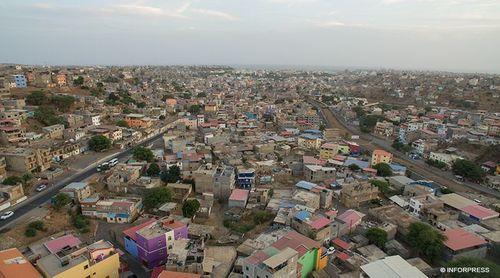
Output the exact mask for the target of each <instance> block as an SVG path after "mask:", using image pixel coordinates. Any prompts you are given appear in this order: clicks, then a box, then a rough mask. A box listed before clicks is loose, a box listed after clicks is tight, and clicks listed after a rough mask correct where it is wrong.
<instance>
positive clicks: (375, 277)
mask: <svg viewBox="0 0 500 278" xmlns="http://www.w3.org/2000/svg"><path fill="white" fill-rule="evenodd" d="M360 277H370V278H396V277H412V278H426V277H427V275H425V274H424V273H423V272H422V271H420V270H419V269H418V268H416V267H415V266H412V265H411V264H409V263H408V262H407V261H405V260H404V259H403V258H401V256H399V255H397V256H389V257H385V258H383V259H380V260H377V261H374V262H371V263H369V264H365V265H362V266H361V274H360Z"/></svg>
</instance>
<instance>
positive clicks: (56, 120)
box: [33, 106, 64, 126]
mask: <svg viewBox="0 0 500 278" xmlns="http://www.w3.org/2000/svg"><path fill="white" fill-rule="evenodd" d="M33 117H34V118H35V119H36V120H37V121H39V122H40V123H42V124H43V125H45V126H50V125H55V124H64V119H63V118H61V117H58V116H57V115H56V113H55V112H54V109H52V108H50V107H48V106H40V107H38V108H37V109H36V110H35V112H34V115H33Z"/></svg>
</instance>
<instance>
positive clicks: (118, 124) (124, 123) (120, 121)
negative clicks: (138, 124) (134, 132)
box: [116, 120, 129, 128]
mask: <svg viewBox="0 0 500 278" xmlns="http://www.w3.org/2000/svg"><path fill="white" fill-rule="evenodd" d="M116 125H117V126H121V127H126V128H128V127H129V126H128V123H127V121H125V120H119V121H117V122H116Z"/></svg>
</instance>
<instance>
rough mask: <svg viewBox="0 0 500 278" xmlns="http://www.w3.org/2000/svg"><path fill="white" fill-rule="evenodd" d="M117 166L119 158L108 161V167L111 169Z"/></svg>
mask: <svg viewBox="0 0 500 278" xmlns="http://www.w3.org/2000/svg"><path fill="white" fill-rule="evenodd" d="M116 164H118V158H113V159H111V160H110V161H108V165H109V166H110V167H113V166H116Z"/></svg>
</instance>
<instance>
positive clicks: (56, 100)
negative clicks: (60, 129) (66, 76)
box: [50, 95, 75, 112]
mask: <svg viewBox="0 0 500 278" xmlns="http://www.w3.org/2000/svg"><path fill="white" fill-rule="evenodd" d="M50 102H51V103H52V104H53V105H54V106H55V107H56V108H57V110H59V111H62V112H68V111H69V110H70V109H71V106H73V104H74V103H75V98H74V97H73V96H66V95H54V96H52V98H51V99H50Z"/></svg>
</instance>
